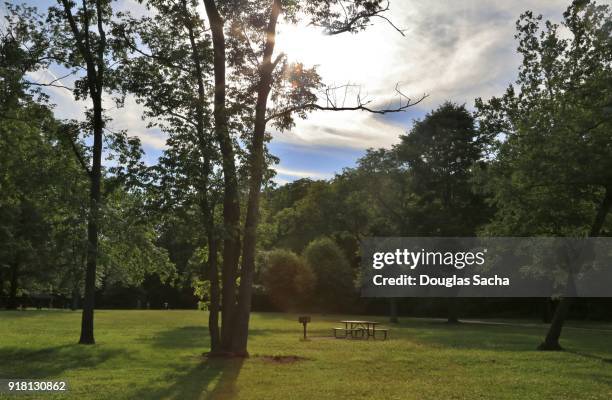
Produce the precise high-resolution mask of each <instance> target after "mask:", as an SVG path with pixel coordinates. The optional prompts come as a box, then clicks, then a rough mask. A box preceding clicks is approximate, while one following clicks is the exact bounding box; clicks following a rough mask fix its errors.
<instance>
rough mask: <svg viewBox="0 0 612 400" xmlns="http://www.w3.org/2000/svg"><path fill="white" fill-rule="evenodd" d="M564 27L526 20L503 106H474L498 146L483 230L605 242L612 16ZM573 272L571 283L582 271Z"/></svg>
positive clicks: (569, 15) (610, 178)
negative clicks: (491, 208) (491, 210)
mask: <svg viewBox="0 0 612 400" xmlns="http://www.w3.org/2000/svg"><path fill="white" fill-rule="evenodd" d="M563 17H564V20H563V22H562V24H561V26H562V27H564V28H566V29H567V31H568V32H569V33H570V35H569V37H568V36H566V34H565V33H562V32H561V31H560V26H559V25H557V24H554V23H552V22H550V21H546V22H545V23H544V24H543V26H542V17H541V16H535V15H534V14H533V13H532V12H530V11H527V12H525V13H524V14H523V15H521V18H520V19H519V20H518V21H517V34H516V38H517V39H518V41H519V46H518V51H519V53H520V54H521V55H522V56H523V62H522V65H521V66H520V68H519V76H518V79H517V81H516V89H515V87H514V86H510V87H509V88H508V89H507V91H506V93H505V94H504V95H503V96H502V97H499V98H492V99H491V100H489V101H487V102H484V101H482V100H481V99H477V101H476V106H477V109H478V115H479V125H480V127H481V129H482V131H483V132H485V133H486V134H487V135H489V137H490V138H491V139H492V140H493V141H494V143H495V147H494V149H495V159H494V160H493V162H491V163H490V173H489V174H487V175H486V178H487V182H488V184H487V187H488V189H489V193H490V195H491V201H492V203H493V204H494V205H495V207H496V208H497V212H496V214H495V218H494V220H493V222H492V223H491V224H490V225H489V226H488V228H487V231H488V232H489V233H492V234H501V235H504V234H511V235H513V236H527V235H546V236H578V237H580V236H599V235H602V234H607V232H605V231H603V228H604V223H605V220H606V216H607V215H608V213H609V211H610V207H611V206H612V175H611V171H612V165H611V164H610V162H611V160H612V157H611V155H612V154H611V153H610V149H611V148H612V143H611V136H610V130H611V129H612V113H611V112H610V104H611V100H612V97H611V92H610V87H612V52H610V40H609V38H610V35H611V32H612V25H611V24H610V20H611V17H612V16H611V12H610V7H608V6H604V5H597V4H596V3H594V2H591V1H574V2H572V4H571V5H570V6H569V7H568V8H567V10H566V11H565V13H564V14H563ZM574 268H575V267H572V266H570V268H569V270H568V282H570V281H571V280H572V276H573V274H575V273H577V272H578V271H575V270H573V269H574ZM570 304H571V298H570V297H567V296H566V297H563V298H562V299H561V301H560V304H559V306H558V307H557V309H556V310H555V314H554V316H553V320H552V323H551V325H550V328H549V331H548V334H547V335H546V338H545V340H544V342H543V343H542V344H541V345H540V346H539V349H541V350H559V349H560V348H561V346H560V344H559V337H560V335H561V330H562V327H563V322H564V320H565V317H566V315H567V312H568V309H569V306H570Z"/></svg>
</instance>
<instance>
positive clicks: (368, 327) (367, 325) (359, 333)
mask: <svg viewBox="0 0 612 400" xmlns="http://www.w3.org/2000/svg"><path fill="white" fill-rule="evenodd" d="M340 322H342V323H343V324H344V328H334V329H333V330H334V337H335V338H336V339H339V338H348V337H349V335H350V337H351V338H353V339H355V338H361V339H363V338H366V339H369V338H370V337H372V338H374V339H376V334H377V333H379V334H383V335H384V339H383V340H386V339H387V335H388V333H389V330H388V329H384V328H378V329H377V328H376V325H378V324H379V322H375V321H354V320H346V321H340ZM341 333H343V334H344V335H343V336H338V334H341Z"/></svg>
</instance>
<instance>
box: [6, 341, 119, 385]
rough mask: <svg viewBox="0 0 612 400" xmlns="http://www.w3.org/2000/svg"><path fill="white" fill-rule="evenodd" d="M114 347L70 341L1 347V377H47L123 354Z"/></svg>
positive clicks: (91, 366) (86, 366) (87, 366)
mask: <svg viewBox="0 0 612 400" xmlns="http://www.w3.org/2000/svg"><path fill="white" fill-rule="evenodd" d="M124 353H125V351H123V350H117V349H112V350H108V349H102V348H99V347H94V346H87V347H86V346H82V345H78V344H70V345H63V346H54V347H46V348H42V349H23V348H15V347H9V348H2V349H0V360H2V362H1V363H0V378H22V379H25V378H48V377H57V376H60V375H62V374H63V373H64V372H65V371H68V370H71V369H76V368H93V367H95V366H97V365H98V364H101V363H103V362H105V361H108V360H110V359H111V358H114V357H117V356H119V355H121V354H124Z"/></svg>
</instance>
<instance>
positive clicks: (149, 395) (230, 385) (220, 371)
mask: <svg viewBox="0 0 612 400" xmlns="http://www.w3.org/2000/svg"><path fill="white" fill-rule="evenodd" d="M243 363H244V360H243V359H241V358H233V359H217V358H211V359H206V358H204V357H203V361H202V362H201V363H199V364H198V365H197V366H195V367H194V368H192V369H190V370H188V371H187V372H185V373H180V374H178V375H177V374H174V373H173V374H171V375H169V376H167V377H166V378H165V380H166V381H167V382H172V384H171V385H170V386H169V387H164V388H161V389H157V390H156V389H151V388H147V389H143V390H141V391H139V392H138V393H135V394H134V395H132V396H131V397H132V398H135V399H176V400H182V399H190V400H191V399H211V400H222V399H233V398H235V397H236V395H237V394H238V390H237V388H236V380H237V379H238V375H239V374H240V369H241V368H242V364H243Z"/></svg>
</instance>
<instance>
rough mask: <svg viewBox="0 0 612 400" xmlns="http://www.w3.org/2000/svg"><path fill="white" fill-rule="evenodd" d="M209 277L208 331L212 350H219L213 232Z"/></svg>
mask: <svg viewBox="0 0 612 400" xmlns="http://www.w3.org/2000/svg"><path fill="white" fill-rule="evenodd" d="M208 249H209V250H208V254H209V255H208V274H209V275H208V276H209V277H208V279H209V280H210V308H209V314H208V331H209V333H210V351H211V352H213V353H214V352H216V351H218V350H219V346H220V337H219V271H218V268H217V239H215V237H214V235H213V234H209V237H208Z"/></svg>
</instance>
